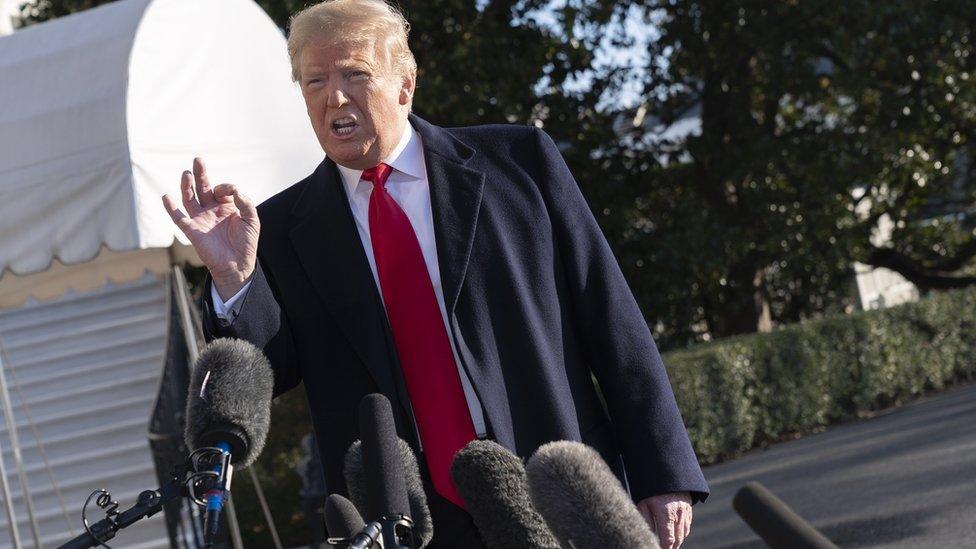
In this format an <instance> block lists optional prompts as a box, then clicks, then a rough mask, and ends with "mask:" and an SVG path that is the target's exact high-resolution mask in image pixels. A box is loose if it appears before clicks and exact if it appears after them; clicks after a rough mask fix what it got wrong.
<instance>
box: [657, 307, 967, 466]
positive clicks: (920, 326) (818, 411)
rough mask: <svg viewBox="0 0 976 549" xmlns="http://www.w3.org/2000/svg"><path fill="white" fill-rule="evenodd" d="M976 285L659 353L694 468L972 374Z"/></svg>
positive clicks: (888, 404) (901, 399) (899, 400)
mask: <svg viewBox="0 0 976 549" xmlns="http://www.w3.org/2000/svg"><path fill="white" fill-rule="evenodd" d="M974 310H976V289H966V290H958V291H953V292H945V293H941V294H937V295H935V296H933V297H930V298H926V299H923V300H921V301H919V302H917V303H908V304H905V305H900V306H898V307H892V308H890V309H886V310H882V311H867V312H859V313H855V314H852V315H844V316H836V317H830V318H825V319H821V320H816V321H811V322H805V323H801V324H796V325H792V326H787V327H784V328H782V329H779V330H777V331H774V332H772V333H768V334H751V335H747V336H740V337H735V338H730V339H728V340H721V341H716V342H713V343H709V344H706V345H700V346H697V347H694V348H691V349H687V350H682V351H675V352H671V353H666V354H665V356H664V362H665V364H667V365H668V373H669V375H670V376H671V383H672V386H673V387H674V391H675V396H676V398H677V400H678V406H679V407H680V408H681V413H682V415H683V417H684V421H685V425H686V426H687V427H688V432H689V435H690V436H691V440H692V444H693V445H694V446H695V450H696V451H697V452H698V457H699V459H700V460H701V461H702V463H714V462H716V461H719V460H722V459H726V458H729V457H733V456H736V455H738V454H741V453H742V452H744V451H746V450H748V449H750V448H754V447H756V446H760V445H763V444H767V443H769V442H773V441H776V440H782V439H783V438H786V437H789V436H794V435H797V434H801V433H807V432H810V431H813V430H816V429H818V428H821V427H823V426H825V425H828V424H830V423H833V422H836V421H840V420H844V419H847V418H851V417H855V416H857V415H858V414H862V413H865V412H870V411H872V410H878V409H881V408H884V407H887V406H892V405H896V404H898V403H900V402H902V401H904V400H906V399H909V398H913V397H915V396H918V395H920V394H922V393H924V392H926V391H930V390H933V389H940V388H942V387H944V386H946V385H947V384H951V383H953V382H956V381H959V380H968V379H972V378H973V377H976V329H974V321H973V318H972V316H973V311H974Z"/></svg>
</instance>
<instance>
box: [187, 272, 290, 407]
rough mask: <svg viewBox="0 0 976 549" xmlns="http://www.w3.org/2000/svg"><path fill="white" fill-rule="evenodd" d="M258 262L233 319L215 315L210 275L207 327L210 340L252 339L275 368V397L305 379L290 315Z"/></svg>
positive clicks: (205, 312) (206, 293) (206, 295)
mask: <svg viewBox="0 0 976 549" xmlns="http://www.w3.org/2000/svg"><path fill="white" fill-rule="evenodd" d="M261 263H262V262H261V261H260V260H259V261H258V264H257V266H256V267H255V269H254V276H253V278H252V279H251V287H250V288H249V289H248V290H247V293H246V294H244V296H243V297H242V298H241V299H243V303H242V304H241V306H240V314H238V315H237V318H236V319H234V320H233V322H230V323H228V322H226V321H222V320H220V319H218V318H217V316H216V314H214V309H213V303H211V301H210V286H211V284H212V281H211V279H210V275H209V274H208V275H207V282H206V287H205V288H204V292H203V295H204V305H203V308H204V314H203V329H204V335H205V336H206V338H207V341H211V340H213V339H215V338H218V337H233V338H237V339H243V340H245V341H249V342H251V343H252V344H254V345H255V346H257V347H259V348H261V349H262V350H263V351H264V354H265V356H267V357H268V360H269V361H270V362H271V367H272V368H273V369H274V378H275V383H274V385H275V386H274V396H276V397H277V396H278V395H280V394H282V393H284V392H286V391H288V390H289V389H292V388H294V387H295V386H297V385H298V383H299V382H300V381H301V375H300V374H299V369H298V364H297V359H296V352H295V343H294V340H293V339H292V335H291V330H290V328H289V325H288V318H287V316H286V315H285V312H284V311H283V310H282V309H281V307H280V306H279V305H278V300H277V299H276V298H275V289H274V286H273V284H274V282H273V280H270V279H269V276H268V275H267V274H266V271H265V269H264V268H263V267H262V265H261Z"/></svg>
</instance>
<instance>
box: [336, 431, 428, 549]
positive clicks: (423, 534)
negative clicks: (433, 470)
mask: <svg viewBox="0 0 976 549" xmlns="http://www.w3.org/2000/svg"><path fill="white" fill-rule="evenodd" d="M397 450H398V453H399V454H400V462H401V463H402V464H403V475H404V480H405V481H406V485H407V499H408V500H409V503H410V518H411V519H412V520H413V537H414V541H415V542H416V543H417V547H419V548H420V549H423V548H424V547H427V545H428V544H430V540H431V539H433V537H434V521H433V519H432V518H431V516H430V507H429V506H428V505H427V494H425V493H424V483H423V481H422V480H421V478H420V465H419V464H418V463H417V456H416V455H414V453H413V450H412V449H410V445H409V444H407V443H406V441H404V440H403V439H401V438H397ZM343 472H344V475H345V478H346V488H348V489H349V499H351V500H352V502H353V503H355V504H356V507H357V508H359V509H365V508H366V478H365V477H366V473H365V470H364V469H363V445H362V443H361V442H359V441H358V440H357V441H356V442H353V443H352V445H351V446H349V450H348V451H347V452H346V461H345V467H344V469H343Z"/></svg>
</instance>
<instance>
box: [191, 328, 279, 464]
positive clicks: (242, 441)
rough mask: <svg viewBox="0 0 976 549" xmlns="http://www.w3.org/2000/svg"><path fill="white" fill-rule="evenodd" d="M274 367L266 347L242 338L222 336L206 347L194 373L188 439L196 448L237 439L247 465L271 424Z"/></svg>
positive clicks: (239, 456) (238, 459)
mask: <svg viewBox="0 0 976 549" xmlns="http://www.w3.org/2000/svg"><path fill="white" fill-rule="evenodd" d="M273 391H274V373H273V372H272V370H271V363H270V362H268V359H267V358H266V357H265V356H264V353H263V352H262V351H261V349H258V348H257V347H255V346H254V345H252V344H250V343H248V342H247V341H243V340H240V339H230V338H225V339H216V340H214V341H212V342H211V343H210V344H208V345H207V346H206V347H204V349H203V351H202V352H201V353H200V357H199V358H198V359H197V361H196V364H195V365H194V367H193V372H192V373H191V374H190V388H189V393H188V394H187V398H186V431H185V433H184V434H185V438H186V444H187V446H188V447H189V448H190V450H191V451H192V450H196V449H198V448H201V447H204V446H214V445H216V444H217V443H218V442H227V443H228V444H230V445H231V461H232V463H234V465H237V466H239V467H241V468H243V467H247V466H248V465H250V464H251V463H253V462H254V460H255V459H257V457H258V455H259V454H260V453H261V450H262V449H263V448H264V442H265V439H266V438H267V436H268V427H269V426H270V424H271V396H272V393H273Z"/></svg>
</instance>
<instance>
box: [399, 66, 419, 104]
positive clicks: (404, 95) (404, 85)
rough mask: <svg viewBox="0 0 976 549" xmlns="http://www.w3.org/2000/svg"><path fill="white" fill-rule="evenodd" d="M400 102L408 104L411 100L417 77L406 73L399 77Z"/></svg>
mask: <svg viewBox="0 0 976 549" xmlns="http://www.w3.org/2000/svg"><path fill="white" fill-rule="evenodd" d="M400 83H401V84H400V104H401V105H409V104H410V103H411V102H413V92H414V90H415V89H416V85H417V77H416V76H415V75H413V74H410V73H407V74H405V75H403V76H402V77H401V78H400Z"/></svg>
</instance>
